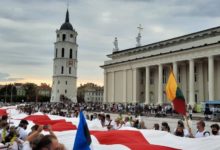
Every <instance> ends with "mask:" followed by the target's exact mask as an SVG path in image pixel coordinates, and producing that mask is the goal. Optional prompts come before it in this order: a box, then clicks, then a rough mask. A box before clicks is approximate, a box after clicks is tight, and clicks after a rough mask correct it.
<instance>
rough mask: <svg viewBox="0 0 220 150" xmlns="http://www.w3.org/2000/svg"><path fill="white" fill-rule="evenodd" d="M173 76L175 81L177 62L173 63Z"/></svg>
mask: <svg viewBox="0 0 220 150" xmlns="http://www.w3.org/2000/svg"><path fill="white" fill-rule="evenodd" d="M173 74H174V76H175V78H176V80H177V62H176V61H175V62H173Z"/></svg>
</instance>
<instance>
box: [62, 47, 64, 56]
mask: <svg viewBox="0 0 220 150" xmlns="http://www.w3.org/2000/svg"><path fill="white" fill-rule="evenodd" d="M64 51H65V49H64V48H62V57H64Z"/></svg>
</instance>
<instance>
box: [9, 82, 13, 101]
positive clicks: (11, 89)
mask: <svg viewBox="0 0 220 150" xmlns="http://www.w3.org/2000/svg"><path fill="white" fill-rule="evenodd" d="M12 92H13V84H11V100H10V102H11V103H12Z"/></svg>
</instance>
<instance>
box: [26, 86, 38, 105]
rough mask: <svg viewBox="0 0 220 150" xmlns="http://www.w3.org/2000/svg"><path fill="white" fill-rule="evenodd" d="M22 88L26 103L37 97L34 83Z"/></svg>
mask: <svg viewBox="0 0 220 150" xmlns="http://www.w3.org/2000/svg"><path fill="white" fill-rule="evenodd" d="M23 88H24V90H25V94H26V99H27V101H28V102H31V101H35V100H36V96H37V85H36V84H34V83H25V84H24V85H23Z"/></svg>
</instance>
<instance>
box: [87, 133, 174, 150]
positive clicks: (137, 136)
mask: <svg viewBox="0 0 220 150" xmlns="http://www.w3.org/2000/svg"><path fill="white" fill-rule="evenodd" d="M90 133H91V134H92V135H93V136H95V137H96V138H97V139H98V141H99V143H100V144H106V145H111V144H121V145H125V146H127V147H129V148H130V149H131V150H176V149H175V148H170V147H166V146H159V145H152V144H150V143H149V142H148V141H147V140H146V139H145V138H144V136H143V135H142V133H141V132H139V131H131V130H112V131H91V132H90Z"/></svg>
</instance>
